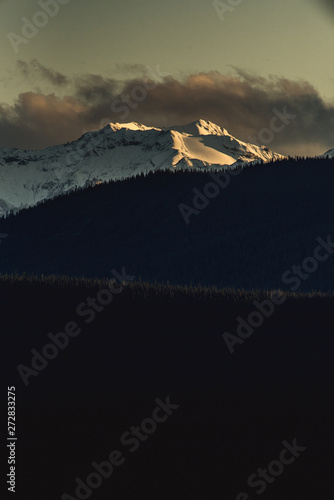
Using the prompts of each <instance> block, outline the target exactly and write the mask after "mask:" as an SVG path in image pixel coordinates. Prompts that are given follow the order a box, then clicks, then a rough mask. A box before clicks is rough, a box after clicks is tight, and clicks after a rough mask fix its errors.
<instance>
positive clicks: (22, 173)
mask: <svg viewBox="0 0 334 500" xmlns="http://www.w3.org/2000/svg"><path fill="white" fill-rule="evenodd" d="M280 158H283V156H282V155H280V154H278V153H274V152H272V151H270V150H269V149H268V148H266V147H265V146H261V147H259V146H255V145H253V144H248V143H245V142H242V141H239V140H238V139H236V138H235V137H233V136H232V135H230V134H229V133H228V132H227V130H225V129H224V128H221V127H219V126H218V125H215V124H214V123H211V122H209V121H205V120H198V121H196V122H194V123H190V124H188V125H184V126H175V127H169V128H156V127H146V126H145V125H142V124H140V123H135V122H131V123H109V124H108V125H106V126H105V127H103V128H102V129H101V130H97V131H93V132H87V133H86V134H84V135H83V136H82V137H80V138H79V139H78V140H76V141H73V142H71V143H67V144H63V145H59V146H52V147H49V148H46V149H43V150H41V151H28V150H18V149H16V148H14V149H8V148H0V216H4V215H5V214H6V213H8V212H9V211H10V210H14V211H18V210H20V209H22V208H25V207H29V206H33V205H35V204H36V203H38V202H39V201H42V200H44V199H48V198H54V197H55V196H57V195H59V194H63V193H66V192H69V191H71V190H73V189H75V188H78V187H84V186H89V185H94V184H97V183H100V182H105V181H109V180H112V179H113V180H115V179H125V178H127V177H131V176H134V175H137V174H140V173H142V172H144V173H146V172H149V171H152V170H159V169H168V168H195V169H201V168H211V167H212V168H234V167H235V166H237V165H240V164H242V162H245V163H246V162H247V163H248V162H253V161H258V160H262V161H265V162H266V161H270V160H272V159H280Z"/></svg>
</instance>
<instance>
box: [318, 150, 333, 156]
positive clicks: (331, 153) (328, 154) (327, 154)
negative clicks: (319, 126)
mask: <svg viewBox="0 0 334 500" xmlns="http://www.w3.org/2000/svg"><path fill="white" fill-rule="evenodd" d="M319 158H334V148H333V149H329V150H328V151H326V153H324V154H323V155H320V156H319Z"/></svg>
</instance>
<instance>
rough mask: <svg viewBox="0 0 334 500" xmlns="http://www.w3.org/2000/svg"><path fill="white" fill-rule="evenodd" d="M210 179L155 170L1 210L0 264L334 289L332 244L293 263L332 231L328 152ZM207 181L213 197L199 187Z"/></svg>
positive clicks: (332, 177)
mask: <svg viewBox="0 0 334 500" xmlns="http://www.w3.org/2000/svg"><path fill="white" fill-rule="evenodd" d="M210 182H211V183H212V182H213V179H212V178H211V177H210V175H209V173H207V172H190V173H189V172H175V173H169V172H160V173H155V174H150V175H148V176H146V177H144V176H142V177H138V178H135V179H129V180H125V181H122V182H112V183H110V184H105V185H99V186H96V187H94V188H89V189H87V190H84V191H80V192H75V193H72V194H70V195H69V196H63V197H60V198H58V199H55V200H54V201H48V202H46V203H44V204H41V205H40V206H38V207H35V208H32V209H29V210H25V211H22V212H21V213H19V214H18V215H16V216H10V217H9V218H7V219H2V220H1V222H0V231H1V233H5V234H8V237H7V238H6V239H3V240H2V244H1V245H0V272H2V273H4V272H9V273H11V272H16V271H17V272H19V273H22V272H27V273H37V274H41V273H44V274H50V273H55V274H67V275H71V276H82V275H85V276H88V277H95V276H97V277H110V273H111V270H112V269H117V270H121V269H122V268H123V267H125V269H126V271H127V272H128V273H129V274H131V275H134V276H136V278H137V279H143V280H148V281H155V280H157V281H161V282H167V281H169V282H171V283H180V284H183V283H186V284H198V283H200V284H205V285H217V286H219V287H226V286H227V287H236V288H242V287H244V288H246V289H251V288H262V289H264V288H281V289H286V290H292V291H295V290H297V291H302V292H304V291H309V290H322V291H327V290H333V289H334V269H333V257H332V255H331V253H330V252H329V253H328V258H327V259H326V260H323V261H320V260H319V261H317V262H316V263H314V262H313V264H312V259H311V261H310V260H309V261H308V262H307V263H306V264H305V265H307V266H308V268H307V269H308V270H307V271H306V273H305V271H303V270H299V273H302V274H301V276H299V277H298V276H297V277H296V274H293V273H292V271H291V268H292V266H293V265H295V266H301V265H302V264H303V262H304V260H305V259H307V258H309V257H311V258H313V257H314V251H315V249H316V248H317V246H318V245H319V243H318V241H317V238H322V240H323V241H324V242H325V243H326V242H327V239H328V237H329V236H330V235H331V234H334V229H333V223H334V197H333V192H334V162H333V160H329V159H321V160H320V159H299V160H294V159H290V160H285V161H281V162H274V163H271V164H263V165H256V166H250V167H247V168H246V169H244V170H243V171H242V172H241V173H240V174H239V175H234V176H230V177H229V184H228V185H226V187H224V188H223V187H221V186H220V187H219V186H218V184H217V182H216V183H215V184H211V186H208V185H207V184H208V183H210ZM224 182H225V184H227V182H228V181H227V182H226V178H225V179H223V180H222V181H221V183H222V184H223V183H224ZM215 186H216V187H215ZM194 189H195V191H193V190H194ZM197 190H198V191H197ZM204 190H205V192H206V193H207V194H209V196H212V197H211V199H208V200H207V201H205V199H204V198H201V196H199V195H198V193H203V191H204ZM194 197H196V199H195V200H194ZM194 201H195V203H198V204H200V205H197V208H196V207H195V208H194V204H193V203H194ZM181 203H183V204H184V205H183V210H184V216H182V214H181V211H180V204H181ZM185 205H187V207H185ZM205 205H206V206H205ZM202 206H203V207H204V206H205V208H203V209H200V208H201V207H202ZM189 210H190V211H189ZM187 211H188V212H187ZM186 214H188V224H187V223H186V221H185V218H186ZM333 239H334V238H333ZM321 252H322V253H321V255H322V256H323V255H324V254H325V253H326V249H323V250H321ZM312 266H313V267H312ZM289 270H290V271H289ZM284 273H286V274H285V278H284V279H283V280H282V276H283V274H284ZM294 273H298V271H294Z"/></svg>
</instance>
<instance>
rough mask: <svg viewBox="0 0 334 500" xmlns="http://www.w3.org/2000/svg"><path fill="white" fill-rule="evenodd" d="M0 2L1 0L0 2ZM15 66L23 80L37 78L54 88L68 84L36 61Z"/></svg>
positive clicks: (63, 76) (66, 79)
mask: <svg viewBox="0 0 334 500" xmlns="http://www.w3.org/2000/svg"><path fill="white" fill-rule="evenodd" d="M0 1H1V0H0ZM17 66H18V69H19V71H20V72H21V73H22V74H23V76H24V77H25V78H28V79H30V78H38V79H43V80H44V81H46V82H48V83H51V84H52V85H54V86H56V87H58V86H59V87H62V86H64V85H67V84H68V83H69V79H68V78H67V77H66V76H65V75H63V74H62V73H59V72H58V71H54V70H52V69H49V68H46V67H45V66H43V65H42V64H40V63H39V62H38V61H37V60H36V59H33V60H32V61H30V63H27V62H25V61H20V60H19V61H17Z"/></svg>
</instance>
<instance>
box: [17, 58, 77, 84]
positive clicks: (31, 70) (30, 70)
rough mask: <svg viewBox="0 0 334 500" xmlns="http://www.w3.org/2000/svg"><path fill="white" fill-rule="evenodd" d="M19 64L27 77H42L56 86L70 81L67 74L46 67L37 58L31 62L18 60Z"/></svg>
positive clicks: (19, 67)
mask: <svg viewBox="0 0 334 500" xmlns="http://www.w3.org/2000/svg"><path fill="white" fill-rule="evenodd" d="M17 66H18V69H19V70H20V71H21V73H22V74H23V76H24V77H25V78H31V77H32V78H38V79H42V80H44V81H46V82H48V83H51V84H52V85H54V86H56V87H62V86H64V85H67V84H68V83H69V80H68V78H67V77H66V76H65V75H63V74H62V73H59V72H58V71H54V70H52V69H49V68H46V67H45V66H43V65H42V64H40V63H39V62H38V61H37V60H36V59H33V60H32V61H30V63H27V62H25V61H17Z"/></svg>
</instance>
